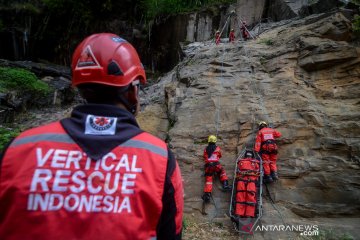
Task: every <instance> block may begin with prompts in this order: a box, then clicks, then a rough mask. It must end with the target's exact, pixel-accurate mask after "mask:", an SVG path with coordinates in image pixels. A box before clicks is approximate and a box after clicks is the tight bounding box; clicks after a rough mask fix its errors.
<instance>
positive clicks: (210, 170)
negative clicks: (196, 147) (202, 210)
mask: <svg viewBox="0 0 360 240" xmlns="http://www.w3.org/2000/svg"><path fill="white" fill-rule="evenodd" d="M216 141H217V138H216V136H214V135H210V136H209V137H208V143H209V144H208V146H207V147H206V148H205V149H204V161H205V186H204V194H203V196H202V199H203V200H204V202H209V201H210V197H211V192H212V187H213V175H214V174H215V173H216V174H218V175H219V178H220V181H221V182H222V184H223V189H224V190H230V189H231V187H230V186H229V182H228V177H227V175H226V172H225V169H224V168H223V166H222V165H221V164H220V161H219V160H220V158H221V156H222V155H221V149H220V147H219V146H216Z"/></svg>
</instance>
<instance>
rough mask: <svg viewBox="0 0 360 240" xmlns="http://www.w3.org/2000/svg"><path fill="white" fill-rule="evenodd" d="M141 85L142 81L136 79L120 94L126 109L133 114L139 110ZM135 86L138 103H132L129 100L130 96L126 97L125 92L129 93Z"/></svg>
mask: <svg viewBox="0 0 360 240" xmlns="http://www.w3.org/2000/svg"><path fill="white" fill-rule="evenodd" d="M139 87H140V81H139V80H135V81H133V82H132V83H131V84H129V85H128V86H127V87H125V88H124V89H123V90H122V91H121V92H122V94H121V95H119V100H120V101H121V103H122V104H123V105H124V106H125V107H126V109H127V110H128V111H129V112H131V113H132V114H135V113H136V111H137V107H138V103H137V101H139ZM131 88H134V91H135V95H136V100H137V101H136V103H135V104H134V103H131V102H130V101H129V98H128V97H125V93H129V91H130V89H131Z"/></svg>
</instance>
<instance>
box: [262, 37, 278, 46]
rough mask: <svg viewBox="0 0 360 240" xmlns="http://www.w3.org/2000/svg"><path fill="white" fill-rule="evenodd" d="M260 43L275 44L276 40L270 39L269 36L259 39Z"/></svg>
mask: <svg viewBox="0 0 360 240" xmlns="http://www.w3.org/2000/svg"><path fill="white" fill-rule="evenodd" d="M259 43H261V44H265V45H268V46H271V45H274V41H273V40H272V39H268V38H263V39H261V40H260V41H259Z"/></svg>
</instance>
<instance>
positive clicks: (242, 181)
mask: <svg viewBox="0 0 360 240" xmlns="http://www.w3.org/2000/svg"><path fill="white" fill-rule="evenodd" d="M237 166H238V168H237V173H236V181H237V184H236V205H235V214H236V215H238V216H239V217H254V216H255V208H256V204H257V201H256V192H257V189H256V183H257V181H258V179H259V176H260V167H259V160H257V159H255V158H254V154H253V152H251V151H246V153H245V158H243V159H240V160H239V161H238V163H237Z"/></svg>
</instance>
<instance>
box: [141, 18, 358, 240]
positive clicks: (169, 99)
mask: <svg viewBox="0 0 360 240" xmlns="http://www.w3.org/2000/svg"><path fill="white" fill-rule="evenodd" d="M184 53H185V55H186V57H185V59H184V60H183V61H182V62H181V63H180V64H178V65H177V66H176V67H175V68H174V70H173V71H171V72H169V73H168V74H166V75H165V76H164V77H162V78H161V79H159V82H158V83H157V84H155V85H153V86H151V87H149V88H148V89H147V94H146V96H144V98H145V99H146V100H145V101H144V102H143V104H142V105H143V111H142V113H141V115H140V116H139V118H138V120H139V122H140V125H141V126H142V127H143V128H144V129H146V130H148V131H150V132H152V133H154V134H156V135H158V136H160V137H161V138H163V139H166V140H167V141H168V143H169V145H170V146H171V148H172V149H173V151H174V153H175V154H176V157H177V159H178V161H179V164H180V166H181V170H182V175H183V179H184V186H185V213H186V218H187V219H191V221H195V222H197V223H199V222H214V221H215V222H220V223H221V224H225V225H229V224H230V220H229V218H228V217H227V215H228V208H229V201H230V194H229V193H223V192H221V187H220V183H219V182H215V183H216V184H215V189H214V191H213V197H214V201H215V204H210V205H208V206H207V209H206V211H207V212H208V215H206V216H203V215H202V214H201V205H202V200H201V198H200V196H201V194H202V188H203V185H204V177H203V160H202V151H203V149H204V148H205V147H206V139H207V136H208V135H209V134H217V135H218V139H219V140H218V145H219V146H221V147H222V149H223V151H224V154H223V158H222V159H221V161H222V163H223V164H224V165H225V168H226V170H227V172H228V174H229V175H230V177H231V179H232V178H233V172H234V167H235V165H234V164H235V162H234V161H235V160H236V157H237V155H238V154H239V152H240V151H241V150H242V149H243V148H244V147H245V146H248V147H252V146H253V144H254V137H255V134H256V131H257V127H256V123H257V122H258V121H260V120H265V121H268V122H269V123H270V124H271V125H273V127H275V128H276V129H278V130H279V131H280V132H281V133H282V134H283V137H282V138H281V139H280V141H279V146H280V150H279V160H278V166H279V173H280V180H279V181H278V182H277V183H275V184H272V185H271V186H270V192H271V195H272V197H273V199H274V201H275V208H274V206H272V205H271V204H270V201H269V198H264V216H263V218H262V223H263V224H283V223H284V222H285V223H286V224H290V223H291V224H296V223H297V224H300V223H301V224H304V223H312V224H318V225H320V231H324V230H328V229H341V231H344V232H350V233H351V234H353V235H354V236H355V234H358V233H359V232H358V231H359V230H356V229H358V228H357V227H355V226H357V225H356V224H358V223H359V217H360V204H359V201H358V200H359V197H360V175H359V169H360V139H359V136H360V131H359V129H360V126H359V125H360V124H359V121H358V120H359V116H360V111H359V104H360V85H359V84H360V78H359V76H360V48H359V47H356V46H355V44H353V43H351V23H350V22H349V20H347V19H346V18H345V17H344V16H343V15H342V14H341V13H334V14H321V15H312V16H310V17H307V18H304V19H301V20H297V21H291V22H284V23H283V24H282V25H281V24H278V26H277V27H273V28H272V29H271V30H269V31H267V32H266V33H263V34H262V35H260V36H259V37H258V38H257V39H256V40H251V41H247V42H241V41H238V42H236V43H234V44H230V43H226V42H224V43H221V44H220V45H215V44H213V43H212V42H196V43H192V44H189V45H187V46H186V47H185V48H184ZM230 228H231V227H230ZM202 232H203V233H201V232H200V233H199V234H198V235H196V236H192V237H195V238H201V236H206V235H207V234H209V233H207V232H206V231H202ZM264 234H265V235H264ZM281 234H283V235H281ZM289 234H290V235H289ZM291 234H292V235H291ZM225 235H226V236H227V237H226V238H227V239H232V237H234V235H232V234H231V233H230V234H229V233H226V234H225ZM225 235H221V236H222V237H221V236H217V235H216V233H214V234H213V235H209V236H212V239H222V238H223V236H225ZM216 236H217V237H218V238H216ZM296 236H299V234H298V233H294V232H291V233H284V232H282V233H279V232H277V233H275V232H269V233H264V232H257V233H255V239H279V238H281V239H282V238H288V237H296ZM189 239H191V237H189ZM234 239H236V238H234Z"/></svg>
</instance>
